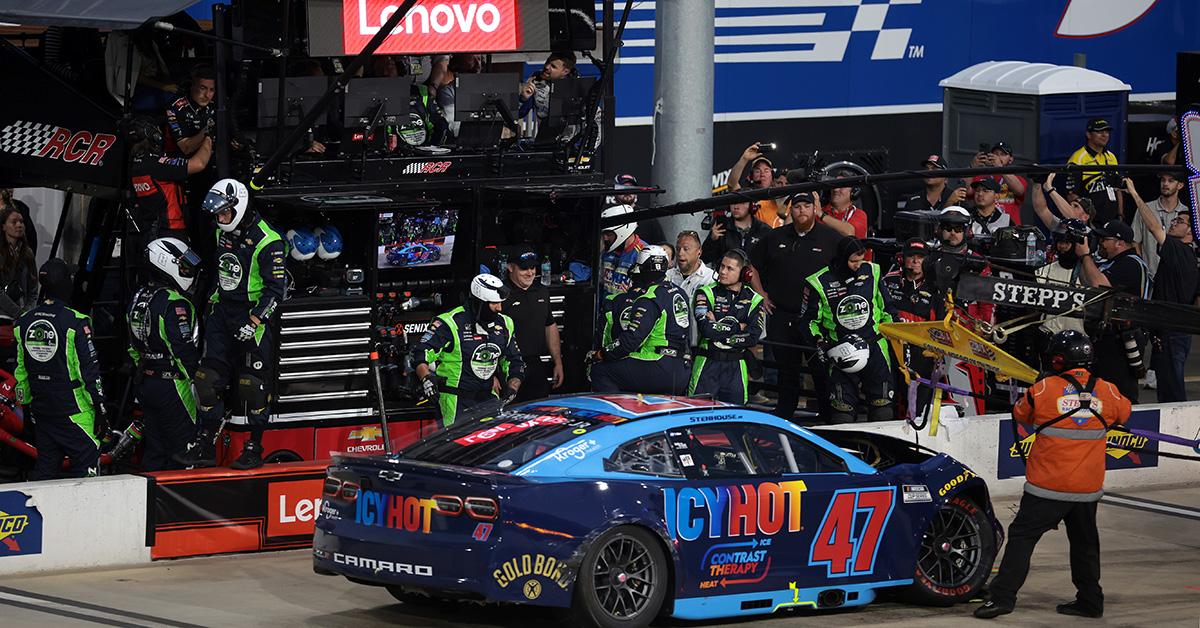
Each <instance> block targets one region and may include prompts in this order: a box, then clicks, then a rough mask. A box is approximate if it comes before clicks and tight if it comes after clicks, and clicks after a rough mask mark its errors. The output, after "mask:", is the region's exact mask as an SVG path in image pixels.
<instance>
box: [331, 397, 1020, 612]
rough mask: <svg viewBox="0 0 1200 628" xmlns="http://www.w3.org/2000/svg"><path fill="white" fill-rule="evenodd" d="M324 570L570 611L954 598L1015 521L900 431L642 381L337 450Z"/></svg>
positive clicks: (430, 592) (988, 561)
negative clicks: (365, 447) (796, 415)
mask: <svg viewBox="0 0 1200 628" xmlns="http://www.w3.org/2000/svg"><path fill="white" fill-rule="evenodd" d="M322 499H323V501H322V503H321V508H320V513H319V515H318V518H317V522H316V533H315V535H314V537H313V568H314V570H315V571H316V572H317V573H320V574H326V575H331V574H332V575H336V574H340V575H343V576H345V577H346V578H349V579H350V580H352V581H354V582H358V583H362V584H370V585H376V586H384V587H386V588H387V590H388V591H389V592H390V593H391V594H392V595H393V596H395V597H396V598H397V599H399V600H401V601H403V602H408V603H414V604H419V603H425V602H429V601H431V600H439V599H463V600H476V601H494V602H518V603H523V604H533V605H540V606H549V607H559V608H562V609H568V610H567V612H568V613H570V614H571V615H572V616H573V617H572V621H573V622H575V623H576V624H579V625H589V626H645V625H647V624H649V623H650V621H651V620H653V619H654V618H655V617H657V616H659V615H670V616H674V617H677V618H681V619H688V620H695V619H712V618H718V617H733V616H741V615H756V614H766V613H772V612H775V611H778V610H781V609H795V608H813V609H825V608H837V607H845V606H861V605H864V604H868V603H870V602H871V601H872V600H874V599H875V597H876V595H877V594H878V593H879V592H880V591H884V590H887V591H889V592H895V593H896V595H897V597H898V598H899V599H901V600H905V601H911V602H914V603H922V604H936V605H949V604H953V603H956V602H961V601H965V600H968V599H970V598H971V597H972V596H974V595H976V594H977V593H978V592H979V590H980V588H981V587H982V586H983V583H984V581H985V580H986V578H987V576H988V574H989V573H990V571H991V567H992V563H993V561H994V560H995V556H996V549H997V547H999V545H1000V543H1001V541H1002V538H1003V536H1002V535H1003V532H1002V529H1001V527H1000V524H999V522H997V521H996V518H995V515H994V513H993V512H992V508H991V502H990V499H989V497H988V489H987V486H986V485H985V483H984V482H983V480H982V479H980V478H979V477H978V476H976V475H975V473H973V472H972V471H971V470H970V469H968V468H966V467H965V466H964V465H962V464H961V463H959V462H957V461H955V460H954V459H952V458H950V457H949V456H946V455H945V454H937V453H934V452H932V451H930V450H927V449H924V448H921V447H918V446H916V445H913V444H911V443H907V442H904V441H901V440H898V439H894V438H890V437H886V436H880V435H874V434H868V433H863V432H852V431H837V430H826V431H821V432H820V434H818V433H817V432H814V431H810V430H807V429H804V428H801V427H798V426H796V425H794V424H792V423H789V422H787V421H783V420H781V419H778V418H776V417H774V416H771V415H768V414H764V413H762V412H758V411H755V410H751V409H748V408H742V407H735V406H727V405H724V404H721V403H717V402H712V401H708V400H700V399H688V398H678V397H654V396H641V395H626V394H605V395H580V396H571V397H558V398H552V399H548V400H542V401H534V402H528V403H525V404H523V405H519V406H516V407H511V408H508V409H504V410H502V411H500V412H493V413H490V414H487V415H485V416H479V415H476V416H475V417H474V418H468V419H460V420H459V421H458V422H457V423H455V424H454V425H453V426H452V427H450V428H448V429H445V430H442V431H440V432H438V433H436V434H434V435H432V436H430V437H428V438H426V439H424V440H422V441H420V442H417V443H415V444H413V445H412V446H410V447H408V448H407V449H405V450H404V451H402V452H400V453H398V454H395V455H392V456H387V457H385V456H374V457H354V456H335V457H334V461H333V464H332V465H331V466H330V467H329V470H328V474H327V476H326V479H325V486H324V496H323V498H322Z"/></svg>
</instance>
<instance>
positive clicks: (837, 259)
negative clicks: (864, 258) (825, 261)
mask: <svg viewBox="0 0 1200 628" xmlns="http://www.w3.org/2000/svg"><path fill="white" fill-rule="evenodd" d="M866 251H867V247H865V246H863V244H862V242H859V241H858V238H856V237H854V236H846V237H844V238H842V239H841V240H838V243H837V247H836V248H834V252H833V258H832V259H830V260H829V269H830V270H832V271H833V272H834V273H836V274H838V275H841V276H843V277H844V276H847V275H849V274H850V267H849V263H850V256H852V255H855V254H865V253H866Z"/></svg>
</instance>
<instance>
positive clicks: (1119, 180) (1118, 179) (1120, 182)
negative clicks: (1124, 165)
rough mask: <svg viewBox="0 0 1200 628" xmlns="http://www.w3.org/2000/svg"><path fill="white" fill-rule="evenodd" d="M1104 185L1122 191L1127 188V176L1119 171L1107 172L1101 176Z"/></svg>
mask: <svg viewBox="0 0 1200 628" xmlns="http://www.w3.org/2000/svg"><path fill="white" fill-rule="evenodd" d="M1101 176H1102V177H1103V181H1104V185H1107V186H1108V187H1110V188H1112V189H1114V190H1121V189H1124V188H1125V174H1124V173H1122V172H1119V171H1114V172H1105V173H1104V174H1102V175H1101Z"/></svg>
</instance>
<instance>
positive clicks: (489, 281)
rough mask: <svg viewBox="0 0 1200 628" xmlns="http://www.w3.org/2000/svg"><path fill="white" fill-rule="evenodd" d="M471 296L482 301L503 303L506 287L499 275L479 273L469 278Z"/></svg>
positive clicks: (506, 291) (506, 294)
mask: <svg viewBox="0 0 1200 628" xmlns="http://www.w3.org/2000/svg"><path fill="white" fill-rule="evenodd" d="M471 296H472V297H474V298H476V299H479V300H480V301H483V302H484V303H503V302H504V300H505V299H507V298H508V287H507V286H505V285H504V282H503V281H500V278H499V277H497V276H495V275H490V274H488V273H480V274H478V275H475V278H474V279H472V280H471Z"/></svg>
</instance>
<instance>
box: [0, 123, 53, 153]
mask: <svg viewBox="0 0 1200 628" xmlns="http://www.w3.org/2000/svg"><path fill="white" fill-rule="evenodd" d="M57 130H58V127H57V126H54V125H53V124H45V123H43V122H26V121H25V120H17V121H16V122H13V123H11V124H9V125H8V126H6V127H4V129H2V130H0V151H3V152H6V153H14V154H17V155H36V154H37V153H38V152H40V151H41V150H42V149H43V148H45V146H46V143H47V142H49V141H50V138H51V137H53V136H54V132H55V131H57Z"/></svg>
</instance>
